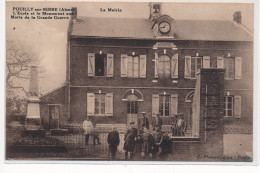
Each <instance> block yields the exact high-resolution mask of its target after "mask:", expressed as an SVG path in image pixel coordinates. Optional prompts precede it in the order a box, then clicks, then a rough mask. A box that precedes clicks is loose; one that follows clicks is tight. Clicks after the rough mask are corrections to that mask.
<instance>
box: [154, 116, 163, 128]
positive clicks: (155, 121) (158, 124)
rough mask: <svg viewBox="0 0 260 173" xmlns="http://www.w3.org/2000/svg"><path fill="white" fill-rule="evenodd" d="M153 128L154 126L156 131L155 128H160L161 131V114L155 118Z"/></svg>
mask: <svg viewBox="0 0 260 173" xmlns="http://www.w3.org/2000/svg"><path fill="white" fill-rule="evenodd" d="M152 126H153V130H155V126H158V127H159V128H160V129H161V126H162V119H161V117H160V113H157V114H156V117H155V118H153V122H152Z"/></svg>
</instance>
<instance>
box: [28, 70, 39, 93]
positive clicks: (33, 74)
mask: <svg viewBox="0 0 260 173" xmlns="http://www.w3.org/2000/svg"><path fill="white" fill-rule="evenodd" d="M29 93H30V95H31V96H38V67H37V66H31V69H30V86H29Z"/></svg>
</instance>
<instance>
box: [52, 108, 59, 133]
mask: <svg viewBox="0 0 260 173" xmlns="http://www.w3.org/2000/svg"><path fill="white" fill-rule="evenodd" d="M59 117H60V106H59V105H50V106H49V123H50V129H58V128H59Z"/></svg>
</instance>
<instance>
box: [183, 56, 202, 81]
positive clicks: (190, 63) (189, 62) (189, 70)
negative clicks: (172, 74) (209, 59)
mask: <svg viewBox="0 0 260 173" xmlns="http://www.w3.org/2000/svg"><path fill="white" fill-rule="evenodd" d="M201 68H202V57H191V56H185V74H184V76H185V78H190V79H196V73H197V71H198V70H199V69H201Z"/></svg>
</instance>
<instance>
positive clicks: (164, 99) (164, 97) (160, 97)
mask: <svg viewBox="0 0 260 173" xmlns="http://www.w3.org/2000/svg"><path fill="white" fill-rule="evenodd" d="M166 97H169V99H168V100H169V102H168V104H169V106H168V112H169V115H165V110H166V109H165V108H166ZM161 99H162V103H163V115H161V116H162V117H170V116H171V110H170V107H171V95H169V94H166V95H162V94H160V95H159V113H161V109H160V106H161V105H160V104H161V102H160V100H161Z"/></svg>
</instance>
